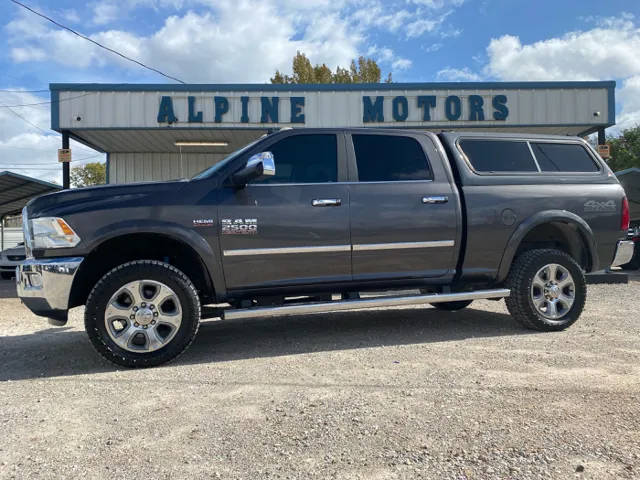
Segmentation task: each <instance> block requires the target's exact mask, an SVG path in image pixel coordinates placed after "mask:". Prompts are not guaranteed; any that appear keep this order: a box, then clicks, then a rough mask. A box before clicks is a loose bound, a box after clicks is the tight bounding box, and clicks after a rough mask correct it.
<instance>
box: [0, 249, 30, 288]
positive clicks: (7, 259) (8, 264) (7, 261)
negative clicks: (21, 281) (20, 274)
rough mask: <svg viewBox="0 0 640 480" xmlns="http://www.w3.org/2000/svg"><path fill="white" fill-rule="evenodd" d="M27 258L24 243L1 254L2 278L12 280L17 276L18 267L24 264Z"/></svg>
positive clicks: (0, 274)
mask: <svg viewBox="0 0 640 480" xmlns="http://www.w3.org/2000/svg"><path fill="white" fill-rule="evenodd" d="M25 258H26V254H25V251H24V243H19V244H18V245H17V246H16V247H13V248H7V249H6V250H3V251H2V252H0V276H2V278H3V279H5V280H10V279H11V278H12V277H14V276H15V274H16V267H17V266H18V265H20V264H21V263H22V262H24V259H25Z"/></svg>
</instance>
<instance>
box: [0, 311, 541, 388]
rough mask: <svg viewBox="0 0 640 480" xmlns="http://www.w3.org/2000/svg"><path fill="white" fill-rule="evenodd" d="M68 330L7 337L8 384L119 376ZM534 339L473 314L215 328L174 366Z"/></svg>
mask: <svg viewBox="0 0 640 480" xmlns="http://www.w3.org/2000/svg"><path fill="white" fill-rule="evenodd" d="M68 329H69V327H65V328H50V329H47V330H43V331H40V332H38V333H35V334H31V335H20V336H13V337H0V365H2V368H0V381H4V380H19V379H30V378H43V377H54V376H65V375H81V374H88V373H98V372H106V371H113V370H116V367H115V366H113V365H111V364H109V363H108V362H106V361H104V360H102V358H100V357H99V356H98V354H97V353H95V352H94V350H93V348H92V347H91V345H90V344H89V340H88V339H87V337H86V335H85V333H84V332H78V331H68ZM527 333H530V332H529V331H527V330H524V329H522V328H520V327H518V325H517V324H516V323H515V322H514V321H513V320H512V319H511V317H510V316H509V315H506V314H503V313H495V312H487V311H483V310H475V309H470V308H468V309H466V310H464V311H460V312H456V313H451V312H442V311H439V310H435V309H433V308H412V309H395V310H392V309H388V310H368V311H359V312H340V313H332V314H316V315H301V316H293V317H281V318H268V319H267V318H265V319H251V320H213V321H205V322H203V323H202V325H201V326H200V330H199V332H198V335H197V337H196V339H195V341H194V343H193V344H192V345H191V347H190V348H189V350H188V351H187V352H185V353H184V355H182V356H181V357H180V358H179V359H178V360H177V361H176V362H175V363H174V364H173V365H180V364H200V363H209V362H226V361H232V360H239V359H251V358H261V357H277V356H282V355H296V354H302V353H312V352H324V351H336V350H348V349H354V348H370V347H377V346H387V345H415V344H428V343H436V342H448V341H453V340H463V339H466V338H474V337H499V336H505V335H522V334H527Z"/></svg>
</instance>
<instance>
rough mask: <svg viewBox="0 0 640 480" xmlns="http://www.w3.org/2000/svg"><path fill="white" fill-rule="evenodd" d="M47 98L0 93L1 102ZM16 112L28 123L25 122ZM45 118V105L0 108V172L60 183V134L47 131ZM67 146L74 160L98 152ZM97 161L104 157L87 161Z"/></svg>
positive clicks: (46, 114) (47, 114) (47, 111)
mask: <svg viewBox="0 0 640 480" xmlns="http://www.w3.org/2000/svg"><path fill="white" fill-rule="evenodd" d="M48 100H49V99H48V98H44V97H39V96H35V95H33V94H30V93H22V92H21V93H8V92H3V93H2V94H1V95H0V104H1V105H21V104H25V103H38V102H46V101H48ZM11 110H13V112H15V113H13V112H12V111H11ZM16 114H17V115H16ZM18 115H19V116H22V117H24V118H25V119H26V120H28V121H29V122H30V123H27V122H25V121H24V120H23V119H21V118H19V116H18ZM49 121H50V113H49V106H48V105H44V106H38V107H14V108H13V109H8V108H4V107H0V171H5V170H9V171H13V172H15V173H19V174H21V175H27V176H31V177H36V178H40V179H42V180H47V181H52V182H57V183H61V182H62V174H61V171H62V167H61V166H60V164H59V163H58V148H60V147H61V140H60V138H61V137H60V135H57V134H55V133H54V132H52V131H49ZM70 146H71V149H72V151H73V158H74V160H78V159H82V158H86V157H90V156H93V155H98V152H96V151H94V150H91V149H90V148H88V147H85V146H84V145H81V144H79V143H76V142H75V141H73V140H72V141H71V145H70ZM100 160H104V155H99V156H98V157H96V158H94V159H90V161H100ZM87 161H89V160H87ZM80 163H82V162H80Z"/></svg>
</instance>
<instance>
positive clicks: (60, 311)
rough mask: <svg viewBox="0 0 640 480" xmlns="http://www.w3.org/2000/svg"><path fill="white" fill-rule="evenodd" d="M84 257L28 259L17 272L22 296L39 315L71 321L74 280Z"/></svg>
mask: <svg viewBox="0 0 640 480" xmlns="http://www.w3.org/2000/svg"><path fill="white" fill-rule="evenodd" d="M82 260H83V258H82V257H72V258H42V259H33V258H32V259H28V260H25V261H24V262H23V263H22V264H21V265H20V266H18V268H17V269H16V284H17V289H18V297H20V299H21V300H22V301H23V302H24V304H25V305H26V306H27V307H28V308H29V310H31V311H32V312H33V313H35V314H36V315H40V316H42V317H49V318H53V319H55V320H59V321H63V320H66V319H67V310H68V309H69V296H70V294H71V286H72V285H73V279H74V278H75V276H76V273H77V272H78V268H79V267H80V264H81V263H82Z"/></svg>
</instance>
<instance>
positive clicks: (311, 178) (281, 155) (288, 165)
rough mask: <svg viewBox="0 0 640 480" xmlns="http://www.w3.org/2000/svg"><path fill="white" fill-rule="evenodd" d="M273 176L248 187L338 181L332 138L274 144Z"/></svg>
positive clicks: (302, 137)
mask: <svg viewBox="0 0 640 480" xmlns="http://www.w3.org/2000/svg"><path fill="white" fill-rule="evenodd" d="M267 151H269V152H271V153H273V158H274V160H275V163H276V174H275V175H274V176H272V177H263V178H260V179H258V180H256V181H255V182H252V183H325V182H336V181H338V153H337V152H338V147H337V144H336V136H335V135H292V136H290V137H287V138H283V139H282V140H280V141H279V142H276V143H274V144H273V145H271V146H270V147H269V148H267Z"/></svg>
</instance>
